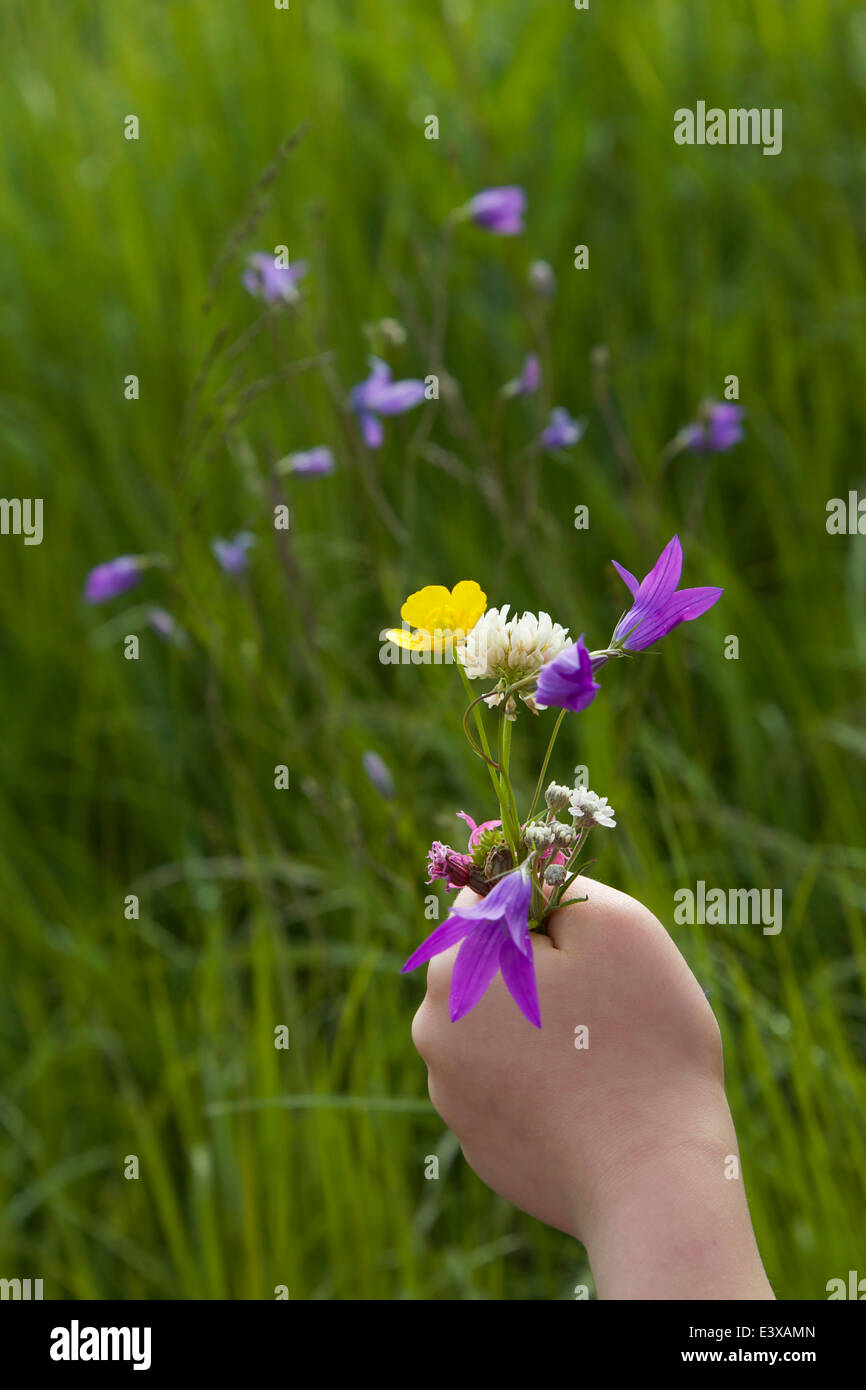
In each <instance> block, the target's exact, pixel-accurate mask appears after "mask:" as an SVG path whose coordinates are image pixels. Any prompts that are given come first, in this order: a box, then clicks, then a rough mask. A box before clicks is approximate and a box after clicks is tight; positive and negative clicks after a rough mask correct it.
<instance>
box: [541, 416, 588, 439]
mask: <svg viewBox="0 0 866 1390" xmlns="http://www.w3.org/2000/svg"><path fill="white" fill-rule="evenodd" d="M584 428H585V426H584V424H583V421H582V420H573V419H572V417H571V416H570V415H569V413H568V411H567V410H565V409H564V408H563V407H562V406H557V407H556V409H555V410H552V411H551V412H550V422H549V424H548V426H547V428H546V429H545V430H544V432H543V433H542V435H541V441H540V442H541V444H542V445H543V446H544V448H545V449H568V448H570V447H571V445H572V444H577V443H578V442H579V441H580V440H581V439H582V438H583V431H584Z"/></svg>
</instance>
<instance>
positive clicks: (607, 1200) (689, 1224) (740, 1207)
mask: <svg viewBox="0 0 866 1390" xmlns="http://www.w3.org/2000/svg"><path fill="white" fill-rule="evenodd" d="M663 1108H664V1107H662V1109H663ZM686 1116H687V1118H686ZM581 1239H582V1240H583V1242H584V1244H585V1245H586V1249H587V1254H588V1256H589V1262H590V1266H591V1268H592V1271H593V1276H594V1278H595V1283H596V1288H597V1290H598V1296H599V1298H602V1299H683V1300H690V1299H722V1300H724V1299H772V1298H773V1297H774V1295H773V1291H772V1289H771V1287H770V1284H769V1282H768V1280H767V1277H766V1274H765V1273H764V1269H763V1266H762V1264H761V1257H760V1254H759V1252H758V1247H757V1244H756V1242H755V1236H754V1232H753V1230H752V1223H751V1218H750V1216H749V1209H748V1204H747V1202H746V1196H745V1191H744V1186H743V1179H742V1175H741V1173H740V1163H739V1155H738V1152H737V1143H736V1134H735V1132H734V1126H733V1121H732V1120H731V1115H730V1111H729V1109H728V1105H727V1101H726V1099H725V1096H724V1092H723V1090H722V1089H721V1087H719V1088H717V1089H716V1088H713V1090H712V1091H711V1093H710V1094H708V1095H706V1096H703V1097H701V1099H700V1101H699V1103H698V1104H696V1105H692V1106H689V1107H688V1109H687V1111H686V1112H685V1113H684V1115H683V1117H682V1120H681V1121H680V1122H678V1123H677V1122H674V1120H673V1117H672V1116H670V1115H668V1116H666V1118H665V1122H664V1123H663V1124H661V1125H660V1126H659V1128H658V1129H657V1131H656V1132H655V1133H654V1134H648V1135H647V1136H646V1137H645V1138H644V1140H643V1142H641V1143H639V1144H638V1143H636V1144H635V1146H634V1148H633V1149H632V1150H631V1151H630V1153H629V1154H628V1155H627V1156H626V1157H624V1158H623V1159H621V1160H620V1161H619V1162H618V1163H615V1164H611V1165H610V1166H609V1167H608V1169H607V1170H606V1171H605V1172H603V1173H602V1175H601V1176H600V1178H599V1181H598V1182H597V1183H596V1186H595V1189H594V1192H593V1198H592V1201H591V1203H590V1205H589V1208H588V1210H587V1212H586V1215H585V1219H584V1220H583V1221H582V1222H581Z"/></svg>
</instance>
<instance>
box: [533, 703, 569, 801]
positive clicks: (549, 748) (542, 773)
mask: <svg viewBox="0 0 866 1390" xmlns="http://www.w3.org/2000/svg"><path fill="white" fill-rule="evenodd" d="M565 714H566V711H565V710H564V709H561V710H560V711H559V714H558V715H557V719H556V723H555V724H554V726H553V732H552V734H551V735H550V742H549V743H548V745H547V752H546V753H545V755H544V762H543V763H542V764H541V771H540V772H539V774H538V781H537V782H536V784H535V795H534V796H533V798H532V805H531V806H530V808H529V815H528V816H527V817H526V819H527V820H528V821H530V820H532V816H533V812H534V811H535V808H536V806H537V804H538V798H539V797H540V796H541V789H542V787H543V786H544V778H545V774H546V772H547V765H548V763H549V762H550V756H551V754H552V752H553V745H554V744H555V743H556V735H557V734H558V733H559V730H560V727H561V725H562V721H563V719H564V718H565Z"/></svg>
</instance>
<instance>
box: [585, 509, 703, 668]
mask: <svg viewBox="0 0 866 1390" xmlns="http://www.w3.org/2000/svg"><path fill="white" fill-rule="evenodd" d="M613 566H614V569H615V570H616V572H617V574H618V575H619V577H620V579H622V580H623V581H624V583H625V584H627V585H628V588H629V590H630V591H631V596H632V598H633V599H634V603H633V604H632V606H631V608H630V609H629V611H628V612H627V613H626V614H624V616H623V617H622V618H620V620H619V622H618V623H617V625H616V627H615V628H614V633H613V638H612V642H611V645H612V646H613V645H616V646H620V647H622V648H623V650H624V651H627V652H642V651H644V649H645V648H646V647H650V646H652V644H653V642H657V641H658V640H659V638H660V637H666V636H667V634H668V633H669V632H672V631H673V629H674V628H675V627H679V625H680V623H685V622H691V620H692V619H693V618H699V617H700V616H701V614H702V613H706V611H707V609H708V608H712V606H713V604H714V603H717V602H718V600H719V599H720V598H721V596H722V594H723V592H724V590H722V589H711V588H703V589H678V588H677V585H678V584H679V582H680V576H681V575H682V571H683V548H682V546H681V545H680V538H679V536H674V537H673V539H672V540H670V541H668V543H667V545H666V546H665V548H664V550H663V551H662V553H661V555H660V556H659V558H658V559H657V560H656V562H655V564H654V565H653V567H652V569H651V570H650V572H649V574H648V575H646V576H645V578H644V579H643V580H637V579H635V577H634V575H633V574H630V573H629V571H628V570H627V569H624V568H623V566H622V565H618V564H617V562H616V560H614V562H613Z"/></svg>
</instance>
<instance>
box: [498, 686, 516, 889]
mask: <svg viewBox="0 0 866 1390" xmlns="http://www.w3.org/2000/svg"><path fill="white" fill-rule="evenodd" d="M505 705H506V701H505V699H504V698H503V700H502V704H501V705H500V707H499V708H500V714H499V740H498V758H499V777H500V782H501V795H500V798H499V808H500V810H501V812H502V829H503V830H504V831H505V838H506V839H507V841H508V845H509V848H510V850H511V853H512V854H513V855H514V862H515V863H517V859H518V850H519V845H520V822H519V819H518V815H517V803H516V801H515V799H514V791H513V789H512V786H511V779H510V777H509V775H508V764H509V761H510V759H511V721H510V720H509V719H506V718H505Z"/></svg>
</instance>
